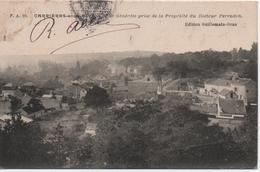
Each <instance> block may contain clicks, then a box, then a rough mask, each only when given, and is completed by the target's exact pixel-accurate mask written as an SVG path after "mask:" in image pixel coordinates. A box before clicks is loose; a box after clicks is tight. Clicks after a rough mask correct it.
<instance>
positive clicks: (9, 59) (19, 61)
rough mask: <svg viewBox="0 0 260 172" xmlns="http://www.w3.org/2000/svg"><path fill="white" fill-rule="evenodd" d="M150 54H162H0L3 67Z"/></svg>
mask: <svg viewBox="0 0 260 172" xmlns="http://www.w3.org/2000/svg"><path fill="white" fill-rule="evenodd" d="M152 54H157V55H162V54H164V53H163V52H156V51H125V52H107V53H84V54H52V55H30V56H28V55H20V56H19V55H16V56H0V60H1V67H2V68H5V67H8V66H13V65H36V64H37V63H38V62H39V61H42V60H48V61H52V62H57V63H63V64H68V65H69V64H75V62H76V61H81V62H82V63H86V62H89V61H92V60H97V59H100V60H109V61H110V60H112V61H115V60H121V59H124V58H127V57H136V58H142V57H149V56H151V55H152Z"/></svg>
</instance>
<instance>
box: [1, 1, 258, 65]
mask: <svg viewBox="0 0 260 172" xmlns="http://www.w3.org/2000/svg"><path fill="white" fill-rule="evenodd" d="M0 3H1V5H0V11H1V12H0V50H1V51H0V59H1V60H2V61H8V59H9V58H12V57H16V58H17V55H33V56H35V58H37V55H48V54H50V53H51V52H53V51H54V50H56V49H57V48H59V47H61V46H63V45H64V44H68V43H71V42H72V41H75V40H78V39H81V38H84V37H86V34H87V33H86V32H87V31H86V30H85V29H82V30H80V31H78V32H73V33H70V34H66V28H68V26H69V25H70V24H71V23H72V22H73V21H75V18H58V19H55V25H54V26H53V28H52V33H51V36H50V38H49V39H48V38H47V35H48V33H47V32H46V33H43V35H42V36H41V37H40V38H39V39H38V40H37V41H35V42H34V43H32V42H30V34H31V32H32V29H33V27H34V26H35V24H36V23H37V22H39V21H40V20H41V18H35V17H33V16H34V14H53V13H54V14H56V13H57V14H60V13H62V14H72V11H71V8H70V6H69V3H68V2H58V1H51V0H49V1H45V2H20V3H17V2H15V3H14V2H13V3H12V2H3V1H2V2H0ZM11 14H12V15H16V14H18V15H20V14H26V15H27V16H28V17H27V18H21V17H20V18H15V17H10V15H11ZM117 14H123V15H124V14H128V15H131V14H132V15H133V14H135V15H136V16H137V18H118V17H114V18H111V19H110V24H121V25H119V26H107V25H97V26H94V29H95V30H94V32H93V33H90V34H89V36H91V35H96V36H93V37H90V38H88V39H85V40H82V41H79V42H76V43H74V44H71V45H69V46H66V47H64V48H62V49H59V50H58V51H55V52H53V53H55V54H75V53H91V52H112V51H137V50H139V51H160V52H175V53H182V52H186V51H200V50H207V49H213V50H218V51H222V50H231V49H233V48H239V47H242V48H245V49H250V46H251V44H252V43H253V42H256V41H257V2H155V1H153V2H143V1H138V2H121V1H120V2H117V3H116V8H115V11H114V15H115V16H116V15H117ZM153 14H155V15H157V17H156V18H152V17H150V18H145V17H144V16H147V15H151V16H152V15H153ZM190 14H194V15H197V16H198V15H200V14H201V15H217V16H219V15H220V14H223V15H240V16H241V18H232V19H228V18H221V19H220V18H218V17H216V18H213V19H212V18H172V17H167V18H165V16H166V15H167V16H173V15H182V16H183V15H188V16H189V15H190ZM159 15H162V16H164V17H163V18H159V17H158V16H159ZM138 16H142V17H141V18H138ZM216 22H217V23H236V24H237V26H219V27H215V26H209V27H205V26H204V27H203V26H185V23H200V24H201V23H216ZM45 24H46V23H45ZM136 26H138V28H135V29H129V28H133V27H136ZM43 28H44V25H41V26H40V27H38V28H37V29H35V30H36V31H37V32H36V31H35V32H33V33H35V35H36V36H37V34H38V33H40V31H41V30H42V29H43ZM111 30H112V31H113V30H119V31H113V32H110V31H111ZM107 31H109V33H105V32H107ZM104 33H105V34H104ZM4 35H5V36H4ZM6 35H7V36H6ZM36 36H35V37H36ZM4 39H5V40H4ZM9 55H15V56H9Z"/></svg>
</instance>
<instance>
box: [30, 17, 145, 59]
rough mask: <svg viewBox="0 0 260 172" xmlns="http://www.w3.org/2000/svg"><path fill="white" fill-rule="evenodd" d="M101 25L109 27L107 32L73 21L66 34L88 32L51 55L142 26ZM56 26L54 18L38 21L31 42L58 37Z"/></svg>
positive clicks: (31, 34)
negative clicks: (86, 41)
mask: <svg viewBox="0 0 260 172" xmlns="http://www.w3.org/2000/svg"><path fill="white" fill-rule="evenodd" d="M99 25H105V26H107V30H105V31H103V32H99V33H95V29H93V28H92V27H90V26H89V25H88V24H86V23H84V22H82V21H79V20H75V21H73V22H72V23H71V24H69V25H68V27H66V28H65V29H64V34H66V35H69V34H72V33H73V32H78V31H80V30H83V29H85V30H86V32H84V35H82V38H80V39H77V40H74V41H71V42H68V43H66V44H63V45H61V46H60V47H58V48H56V49H55V50H53V51H51V52H50V54H54V53H55V52H57V51H58V50H61V49H63V48H65V47H68V46H69V45H71V44H74V43H77V42H79V41H83V40H85V39H88V38H92V37H96V36H101V35H104V34H108V33H113V32H120V31H126V30H133V29H139V28H140V25H138V24H136V23H121V24H110V23H102V24H99ZM55 26H56V21H55V19H54V18H52V17H47V18H44V19H42V20H40V21H38V22H37V23H36V24H35V25H34V27H33V28H32V31H31V33H30V41H31V42H32V43H34V42H36V41H38V40H39V39H40V38H41V39H44V38H45V39H46V38H47V39H50V38H52V37H55V35H56V33H55V32H54V29H55ZM115 27H117V28H115ZM118 27H119V28H118ZM61 33H62V32H61Z"/></svg>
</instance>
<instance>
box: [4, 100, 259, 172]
mask: <svg viewBox="0 0 260 172" xmlns="http://www.w3.org/2000/svg"><path fill="white" fill-rule="evenodd" d="M190 102H191V101H190V99H189V98H185V97H177V96H176V97H170V98H169V97H168V98H167V97H165V98H161V99H160V100H159V101H156V102H153V103H151V102H144V101H142V100H139V101H136V102H135V103H134V104H135V107H132V108H130V107H123V108H121V109H106V110H103V111H97V112H98V114H97V115H98V117H97V119H96V122H97V131H96V136H89V137H86V138H85V139H83V140H80V139H78V137H75V138H72V137H65V135H64V133H63V131H64V130H63V127H62V126H61V125H60V124H58V125H57V127H56V128H55V130H54V132H53V133H52V134H51V135H52V136H51V137H46V133H43V132H42V131H41V129H40V127H39V125H38V124H37V122H32V123H29V124H27V123H24V122H23V121H22V120H21V117H20V116H19V115H16V116H13V118H12V120H10V121H7V123H6V125H5V126H4V128H3V129H1V130H0V166H1V167H3V168H64V167H72V168H220V167H222V168H253V167H255V165H256V160H257V157H256V156H257V120H256V119H257V109H256V108H253V107H249V109H248V111H249V115H248V117H247V118H246V121H245V124H244V125H243V126H241V127H240V128H238V129H236V130H232V131H231V130H230V131H228V132H224V131H223V129H222V128H221V127H219V126H218V125H208V124H209V120H208V117H207V116H206V115H205V114H201V113H199V112H197V111H191V110H190V109H189V108H188V105H189V104H190ZM93 105H94V104H93ZM104 105H105V104H104ZM95 108H97V107H95Z"/></svg>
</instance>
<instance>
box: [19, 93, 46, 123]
mask: <svg viewBox="0 0 260 172" xmlns="http://www.w3.org/2000/svg"><path fill="white" fill-rule="evenodd" d="M20 111H21V114H22V115H25V116H28V117H32V118H39V117H41V116H43V115H44V113H45V107H44V106H43V105H42V102H41V100H40V99H35V98H32V99H31V100H30V101H29V102H28V104H27V105H26V106H25V107H23V108H22V109H21V110H20Z"/></svg>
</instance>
